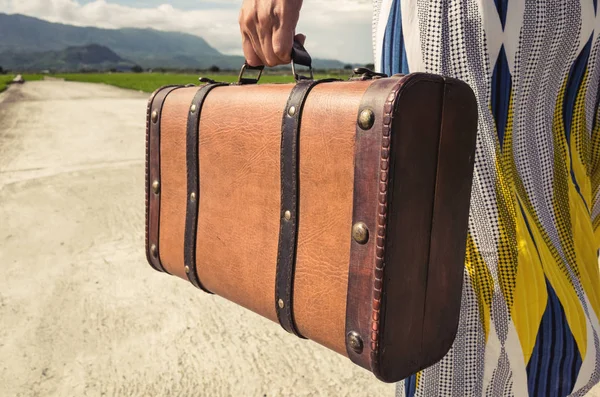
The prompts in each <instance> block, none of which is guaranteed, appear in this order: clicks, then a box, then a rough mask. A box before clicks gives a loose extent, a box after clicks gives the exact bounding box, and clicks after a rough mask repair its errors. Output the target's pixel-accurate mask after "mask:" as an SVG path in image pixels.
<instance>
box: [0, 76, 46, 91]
mask: <svg viewBox="0 0 600 397" xmlns="http://www.w3.org/2000/svg"><path fill="white" fill-rule="evenodd" d="M15 76H16V75H15V74H0V92H2V91H4V90H5V89H6V87H8V83H10V82H11V81H12V80H13V79H14V78H15ZM22 76H23V78H24V79H25V81H35V80H41V79H42V77H43V76H42V75H41V74H24V75H22Z"/></svg>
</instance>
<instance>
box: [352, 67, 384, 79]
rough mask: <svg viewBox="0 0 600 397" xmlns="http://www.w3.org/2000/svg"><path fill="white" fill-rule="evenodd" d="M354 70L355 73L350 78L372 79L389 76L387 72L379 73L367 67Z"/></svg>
mask: <svg viewBox="0 0 600 397" xmlns="http://www.w3.org/2000/svg"><path fill="white" fill-rule="evenodd" d="M353 72H354V74H353V75H352V77H350V80H371V79H381V78H384V77H388V75H387V74H385V73H377V72H374V71H372V70H371V69H367V68H355V69H354V70H353Z"/></svg>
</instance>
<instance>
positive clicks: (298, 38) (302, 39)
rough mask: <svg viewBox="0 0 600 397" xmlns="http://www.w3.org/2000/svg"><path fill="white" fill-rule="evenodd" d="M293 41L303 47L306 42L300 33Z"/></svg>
mask: <svg viewBox="0 0 600 397" xmlns="http://www.w3.org/2000/svg"><path fill="white" fill-rule="evenodd" d="M294 40H295V41H297V42H298V43H300V44H301V45H302V46H304V43H305V42H306V36H305V35H303V34H302V33H299V34H297V35H296V36H295V37H294Z"/></svg>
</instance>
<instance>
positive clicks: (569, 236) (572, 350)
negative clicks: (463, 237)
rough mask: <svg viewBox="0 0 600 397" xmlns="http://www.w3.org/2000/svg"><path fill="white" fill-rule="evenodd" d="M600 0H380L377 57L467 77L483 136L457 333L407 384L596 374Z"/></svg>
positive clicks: (503, 390) (589, 379)
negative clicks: (446, 350)
mask: <svg viewBox="0 0 600 397" xmlns="http://www.w3.org/2000/svg"><path fill="white" fill-rule="evenodd" d="M598 3H599V1H598V0H374V11H375V13H374V14H375V15H374V24H373V41H374V44H375V59H376V67H377V68H378V69H379V70H381V71H383V72H385V73H388V74H393V73H398V72H402V73H406V72H414V71H425V72H432V73H439V74H444V75H448V76H452V77H457V78H459V79H462V80H464V81H466V82H467V83H469V84H470V85H471V87H472V88H473V90H474V92H475V95H476V97H477V99H478V103H479V135H478V140H477V154H476V160H475V176H474V185H473V190H472V199H471V210H470V216H469V234H468V240H467V254H466V269H465V274H464V278H465V283H464V289H463V297H462V311H461V318H460V325H459V331H458V336H457V338H456V341H455V343H454V345H453V347H452V349H451V350H450V352H449V353H448V354H447V355H446V357H444V358H443V359H442V361H441V362H439V363H438V364H436V365H434V366H433V367H431V368H427V369H425V370H424V371H422V372H420V373H418V374H416V375H413V376H411V377H410V378H408V379H406V380H404V381H403V382H400V384H399V385H398V389H397V394H398V396H404V395H406V396H427V397H429V396H433V397H435V396H460V397H463V396H518V397H521V396H543V397H547V396H567V395H572V396H582V395H584V394H585V393H586V392H587V391H588V390H590V388H591V387H592V386H593V385H594V384H596V383H597V382H598V381H599V380H600V325H599V323H598V318H599V317H600V275H599V271H598V257H597V255H598V248H599V246H600V245H599V242H600V189H599V185H600V113H599V112H598V91H599V89H598V85H599V80H600V37H599V35H600V9H599V7H600V4H598Z"/></svg>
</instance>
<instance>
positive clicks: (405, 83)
mask: <svg viewBox="0 0 600 397" xmlns="http://www.w3.org/2000/svg"><path fill="white" fill-rule="evenodd" d="M411 83H412V82H411V79H410V77H407V78H403V79H400V80H399V81H398V83H397V84H396V85H395V86H394V88H392V91H391V92H390V94H389V95H388V99H387V100H386V102H385V105H384V115H383V129H382V137H381V152H380V153H381V157H380V163H379V165H380V168H379V197H378V205H377V208H378V209H377V214H378V217H377V227H376V248H375V268H374V272H373V306H372V307H373V311H372V315H371V331H372V332H371V370H372V372H373V373H374V374H378V373H379V357H378V356H379V341H380V332H379V331H380V329H379V325H380V322H381V304H382V302H381V298H382V295H383V276H384V267H385V239H386V229H387V215H388V181H389V173H390V169H389V165H390V161H389V156H390V155H391V153H390V148H391V141H392V139H391V138H392V136H391V130H392V121H393V114H394V110H395V108H396V104H397V103H398V98H399V97H400V91H401V90H402V88H404V87H409V86H410V85H411ZM384 153H385V155H384Z"/></svg>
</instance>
